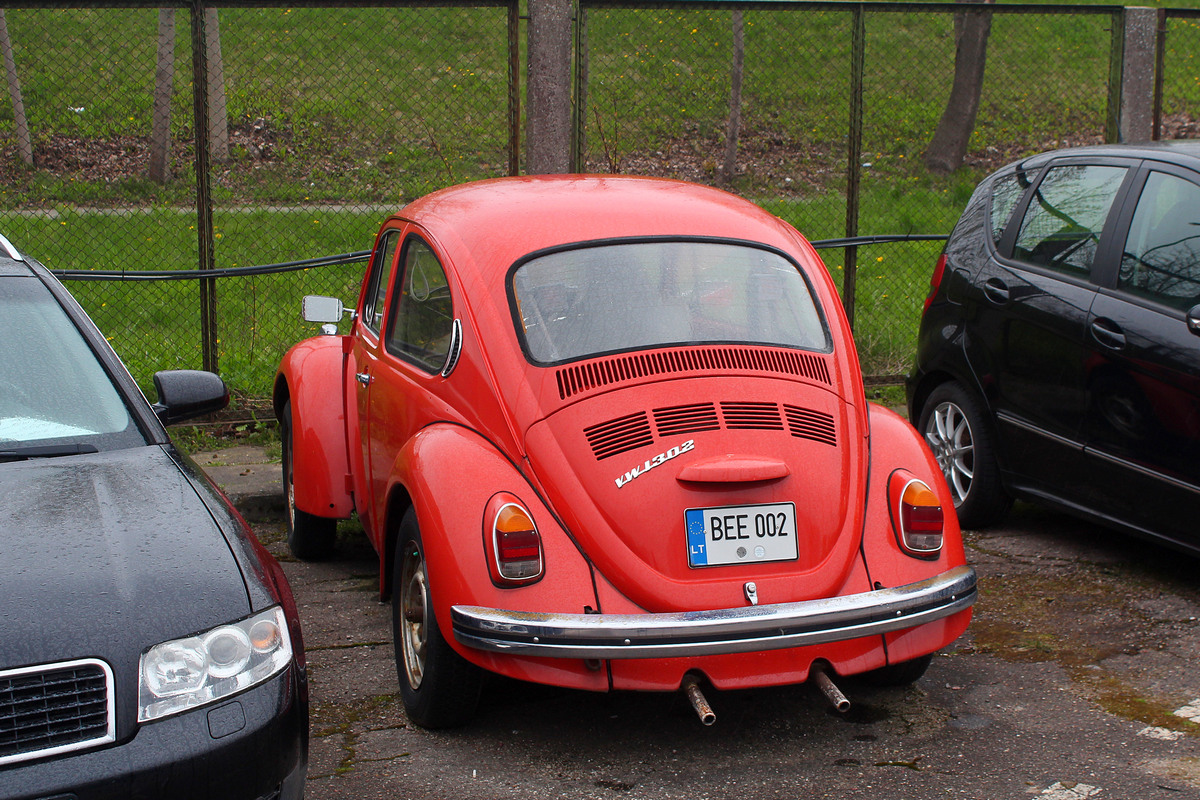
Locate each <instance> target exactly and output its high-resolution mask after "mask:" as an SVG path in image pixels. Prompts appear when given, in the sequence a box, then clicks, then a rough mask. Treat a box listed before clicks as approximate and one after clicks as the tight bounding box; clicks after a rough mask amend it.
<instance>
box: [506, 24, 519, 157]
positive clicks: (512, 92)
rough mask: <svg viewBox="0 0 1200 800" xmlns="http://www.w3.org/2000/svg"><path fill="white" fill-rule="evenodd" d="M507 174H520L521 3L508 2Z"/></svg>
mask: <svg viewBox="0 0 1200 800" xmlns="http://www.w3.org/2000/svg"><path fill="white" fill-rule="evenodd" d="M508 174H509V175H519V174H521V3H520V0H509V4H508Z"/></svg>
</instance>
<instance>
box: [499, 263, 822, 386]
mask: <svg viewBox="0 0 1200 800" xmlns="http://www.w3.org/2000/svg"><path fill="white" fill-rule="evenodd" d="M512 291H513V298H514V300H515V303H516V313H517V318H518V322H519V324H520V326H521V330H520V331H519V332H520V333H521V334H522V335H523V337H524V341H525V348H526V352H527V353H528V355H529V357H530V358H531V359H532V360H533V361H535V362H539V363H556V362H561V361H570V360H573V359H578V358H584V357H586V356H591V355H596V354H598V353H606V352H613V351H619V350H632V349H644V348H649V347H659V346H663V345H671V344H700V343H715V342H723V343H752V344H766V345H776V346H782V347H798V348H802V349H806V350H822V351H823V350H828V348H829V337H828V335H827V333H826V329H825V324H824V320H823V319H822V317H821V314H820V312H819V311H818V309H817V305H816V302H815V301H814V300H813V296H812V292H811V291H810V290H809V286H808V283H807V282H806V281H805V279H804V277H803V275H801V274H800V271H799V270H798V269H797V268H796V266H795V265H794V264H792V263H791V262H790V261H788V260H787V259H786V258H784V257H783V256H782V255H780V254H778V253H776V252H773V251H770V250H763V249H760V248H757V247H751V246H747V245H741V244H729V243H723V242H703V241H658V242H638V243H629V244H607V245H597V246H590V247H581V248H577V249H574V250H564V251H560V252H556V253H550V254H548V255H544V256H539V257H537V258H534V259H531V260H530V261H528V262H526V263H524V264H522V265H521V266H520V267H519V268H518V269H517V270H516V272H515V273H514V274H513V279H512Z"/></svg>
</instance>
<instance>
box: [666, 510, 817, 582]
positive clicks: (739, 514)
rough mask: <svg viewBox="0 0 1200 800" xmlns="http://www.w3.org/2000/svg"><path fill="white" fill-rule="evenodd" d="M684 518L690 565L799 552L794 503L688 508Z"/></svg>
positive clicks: (739, 561)
mask: <svg viewBox="0 0 1200 800" xmlns="http://www.w3.org/2000/svg"><path fill="white" fill-rule="evenodd" d="M684 522H685V526H686V529H687V541H688V566H692V567H717V566H724V565H728V564H759V563H762V562H766V561H788V560H795V559H796V558H797V557H798V556H799V550H798V545H797V544H796V506H795V504H794V503H769V504H765V505H757V506H723V507H721V508H689V509H688V510H687V511H685V512H684Z"/></svg>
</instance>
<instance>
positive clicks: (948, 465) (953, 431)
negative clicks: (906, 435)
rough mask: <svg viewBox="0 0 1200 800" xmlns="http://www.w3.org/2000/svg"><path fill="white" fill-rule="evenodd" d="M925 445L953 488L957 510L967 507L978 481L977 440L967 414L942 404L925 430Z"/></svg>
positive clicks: (951, 489) (952, 404) (948, 404)
mask: <svg viewBox="0 0 1200 800" xmlns="http://www.w3.org/2000/svg"><path fill="white" fill-rule="evenodd" d="M925 441H926V442H928V443H929V449H930V450H932V451H933V456H934V458H936V459H937V463H938V466H939V467H941V470H942V475H944V476H945V477H946V483H947V484H949V486H950V493H951V494H952V495H953V496H954V505H955V507H957V506H960V505H962V504H963V501H965V500H966V499H967V495H968V494H970V492H971V485H972V483H973V482H974V480H975V438H974V436H972V434H971V425H970V424H969V423H968V422H967V417H966V415H965V414H964V413H963V410H962V409H961V408H959V407H958V406H957V405H955V404H954V403H951V402H945V403H940V404H939V405H938V406H937V408H935V409H934V410H933V414H931V415H930V417H929V422H928V423H926V426H925Z"/></svg>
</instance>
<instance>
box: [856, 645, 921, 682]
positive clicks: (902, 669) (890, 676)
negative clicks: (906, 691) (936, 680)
mask: <svg viewBox="0 0 1200 800" xmlns="http://www.w3.org/2000/svg"><path fill="white" fill-rule="evenodd" d="M932 662H933V654H932V653H930V654H929V655H927V656H921V657H920V658H914V659H913V660H912V661H901V662H900V663H899V664H888V665H887V666H886V667H880V668H879V669H875V670H871V671H870V672H867V673H864V674H863V676H862V677H863V680H865V681H867V682H869V683H873V684H875V685H876V686H908V685H909V684H910V683H916V682H917V681H919V680H920V679H921V676H923V675H924V674H925V670H927V669H929V665H930V663H932Z"/></svg>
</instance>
